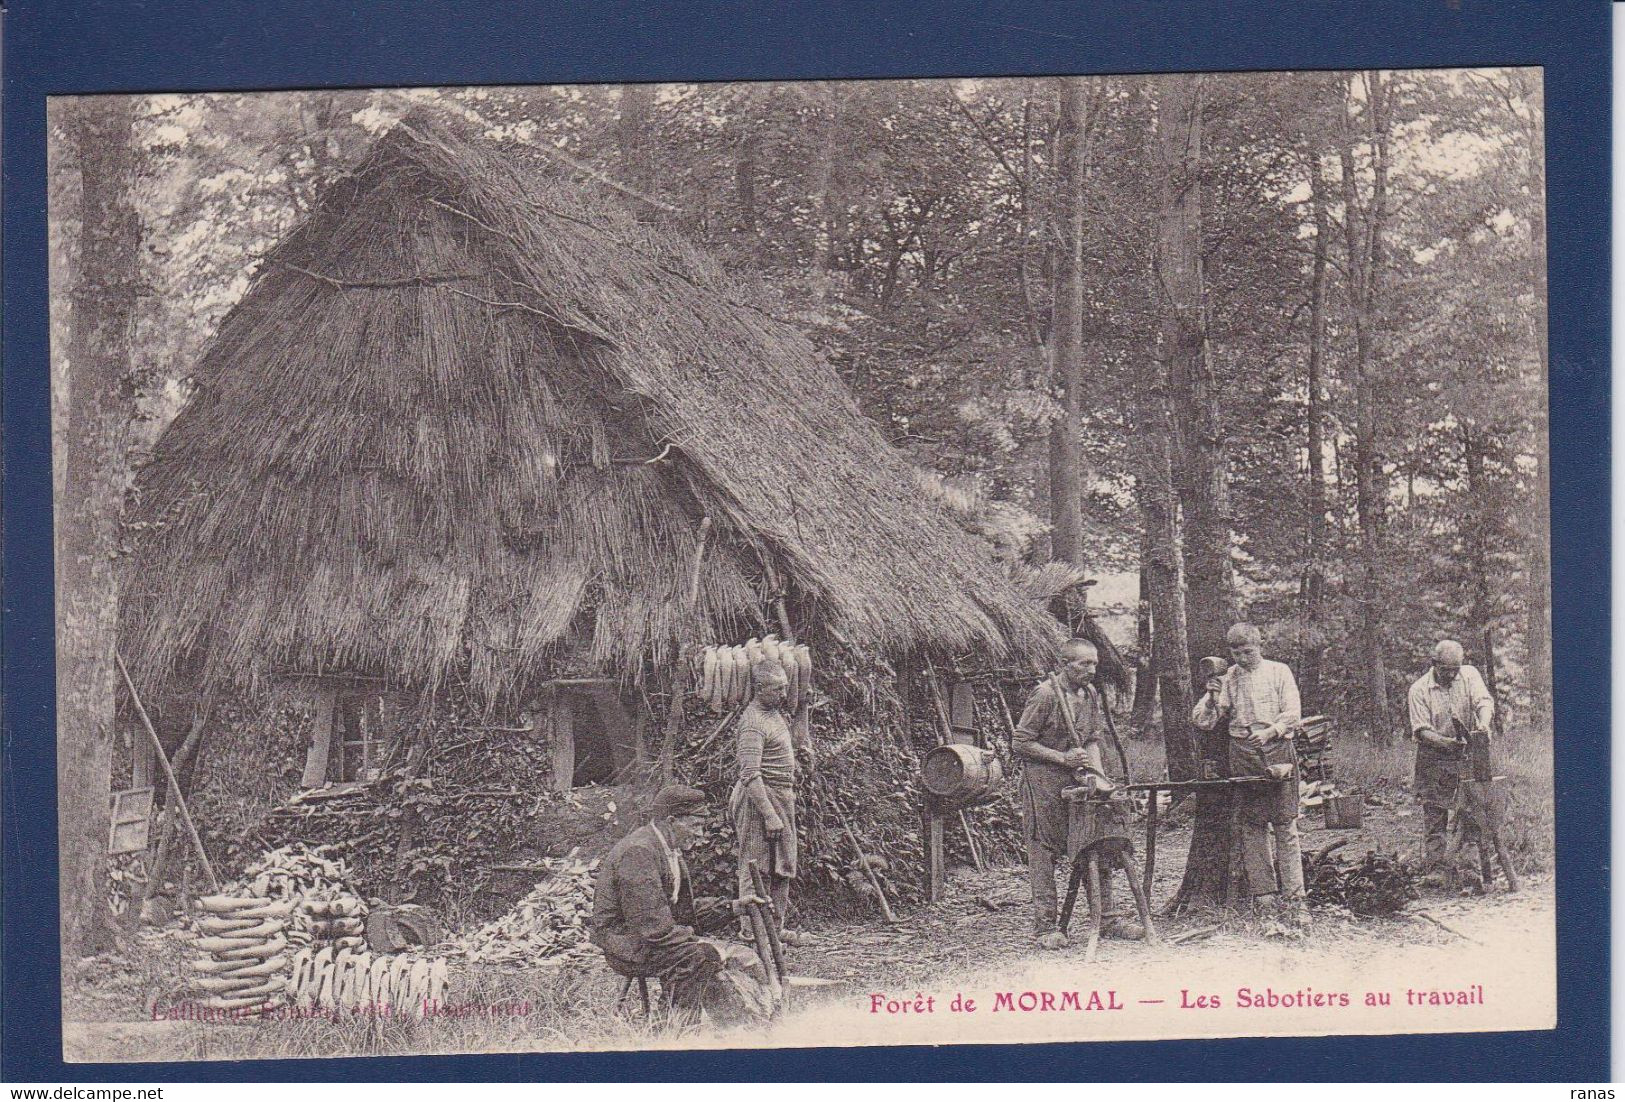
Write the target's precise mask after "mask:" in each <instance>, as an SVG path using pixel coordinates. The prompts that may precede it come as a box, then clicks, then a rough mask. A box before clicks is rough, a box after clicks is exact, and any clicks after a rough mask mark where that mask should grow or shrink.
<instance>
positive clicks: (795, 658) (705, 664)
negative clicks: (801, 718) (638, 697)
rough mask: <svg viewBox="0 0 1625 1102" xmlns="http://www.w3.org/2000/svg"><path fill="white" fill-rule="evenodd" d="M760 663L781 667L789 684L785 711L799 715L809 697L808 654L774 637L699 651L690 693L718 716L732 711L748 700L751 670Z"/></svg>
mask: <svg viewBox="0 0 1625 1102" xmlns="http://www.w3.org/2000/svg"><path fill="white" fill-rule="evenodd" d="M762 659H767V660H768V661H771V662H776V663H778V664H779V665H780V666H782V667H783V669H784V676H785V678H786V679H787V680H788V682H789V684H788V693H787V697H786V700H785V708H786V710H787V711H789V712H791V713H792V714H793V713H795V712H798V711H800V709H801V704H802V702H803V701H805V700H809V699H810V698H811V696H812V674H813V664H812V652H811V651H810V650H808V649H807V647H806V646H805V645H798V644H795V643H787V642H784V641H782V640H781V639H779V637H778V636H777V635H769V636H767V637H766V638H765V639H751V640H749V641H748V642H745V643H742V644H740V645H738V646H732V647H720V646H710V647H706V648H705V649H704V650H702V651H700V653H699V654H698V655H697V656H696V658H695V660H694V672H695V677H696V685H695V690H694V691H695V692H696V693H698V694H699V696H700V697H701V698H703V699H704V700H705V702H706V703H707V704H708V705H709V706H710V708H711V710H712V711H713V712H715V713H717V714H719V715H720V714H721V713H723V712H725V711H727V710H728V709H729V708H736V707H738V706H739V705H741V704H743V703H745V702H746V701H747V700H749V699H750V698H751V680H750V678H751V668H752V667H753V666H754V665H755V664H756V663H757V662H759V661H761V660H762Z"/></svg>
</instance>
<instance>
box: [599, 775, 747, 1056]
mask: <svg viewBox="0 0 1625 1102" xmlns="http://www.w3.org/2000/svg"><path fill="white" fill-rule="evenodd" d="M704 823H705V793H703V792H701V791H700V790H699V789H697V788H688V787H685V786H683V785H676V784H671V785H667V786H666V787H664V788H662V789H661V790H660V791H659V793H657V794H656V796H655V801H654V811H653V818H652V821H650V822H648V823H645V824H644V825H643V826H640V827H638V828H637V829H635V830H633V831H632V832H631V833H630V834H628V835H627V836H626V837H625V838H622V839H621V840H620V841H619V842H616V843H615V845H614V847H613V848H612V849H611V850H610V851H609V853H608V855H607V856H605V858H604V860H603V862H602V863H601V864H600V865H599V867H598V878H597V883H596V885H595V888H594V895H593V905H592V921H591V927H592V943H593V944H594V945H596V946H598V947H599V948H600V949H602V950H603V951H604V959H605V961H606V962H607V963H608V964H609V966H610V968H611V969H612V970H613V971H615V972H618V973H620V974H621V975H623V976H634V977H645V978H654V979H658V980H660V990H661V998H662V1000H663V1002H664V1003H665V1004H666V1005H668V1006H670V1007H671V1009H672V1011H673V1013H674V1015H675V1016H676V1017H677V1018H678V1020H679V1021H680V1022H682V1023H684V1024H694V1023H696V1022H698V1021H699V1017H700V1011H701V1009H702V1008H704V1009H708V1010H710V1011H711V1012H712V1016H713V1018H715V1017H718V1016H719V1014H718V1012H719V1010H723V1009H724V1008H726V1009H727V1010H728V1011H729V1012H730V1013H729V1016H733V1012H734V1011H736V1010H737V1009H738V1004H739V1003H740V1001H741V996H744V1000H743V1001H744V1002H745V1004H746V1006H745V1008H746V1009H748V1010H750V1011H752V1012H761V1010H762V1008H761V1007H760V1006H758V1005H751V1003H752V1000H753V999H757V998H759V997H760V995H759V992H757V991H754V990H752V989H751V986H750V985H745V984H741V983H740V982H739V981H740V979H741V978H742V976H741V975H732V974H729V975H725V974H724V973H725V971H726V972H729V973H733V972H738V973H741V974H748V975H749V977H750V979H752V980H753V981H756V984H757V985H759V986H760V987H761V988H762V989H764V990H765V986H766V979H767V972H766V970H765V968H764V967H763V965H762V962H761V960H760V959H759V958H758V957H757V956H756V954H755V953H753V952H751V951H750V950H748V949H746V948H744V947H743V946H738V945H729V944H728V943H726V942H721V941H714V940H712V939H710V938H702V937H699V936H698V935H697V934H696V933H695V927H696V926H702V927H703V928H705V929H707V930H712V931H717V930H721V929H724V928H726V927H727V926H728V925H729V924H730V923H731V922H732V921H733V912H732V908H731V907H730V906H729V905H728V904H727V903H725V902H722V901H720V900H717V899H715V898H701V899H698V900H697V899H695V898H694V891H693V885H694V882H693V878H692V877H691V876H690V874H689V870H688V862H687V861H685V860H684V859H683V851H684V850H686V849H690V848H692V847H693V845H694V843H695V842H696V841H698V839H699V836H700V831H701V829H702V828H703V826H704Z"/></svg>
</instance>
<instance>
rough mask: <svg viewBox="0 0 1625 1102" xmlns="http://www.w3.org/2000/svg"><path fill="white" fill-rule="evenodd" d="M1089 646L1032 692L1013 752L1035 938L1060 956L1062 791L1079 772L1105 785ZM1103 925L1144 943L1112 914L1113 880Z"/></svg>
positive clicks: (1068, 649) (1080, 644)
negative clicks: (1017, 762)
mask: <svg viewBox="0 0 1625 1102" xmlns="http://www.w3.org/2000/svg"><path fill="white" fill-rule="evenodd" d="M1099 660H1100V659H1099V653H1098V652H1097V651H1096V650H1095V645H1094V644H1093V643H1091V642H1089V641H1088V640H1087V639H1070V640H1068V641H1067V642H1066V643H1064V644H1062V646H1061V652H1060V669H1059V670H1057V671H1056V673H1055V674H1054V675H1053V676H1052V677H1050V678H1048V679H1047V680H1045V681H1044V682H1043V683H1042V684H1040V685H1039V686H1038V688H1036V689H1035V690H1033V695H1032V696H1031V697H1029V698H1028V700H1027V706H1026V707H1025V708H1024V709H1022V712H1021V722H1019V723H1017V724H1016V733H1015V737H1014V738H1013V739H1012V740H1011V747H1012V749H1013V750H1014V751H1015V754H1016V756H1017V757H1019V758H1022V759H1023V766H1022V771H1021V804H1022V825H1023V827H1024V831H1025V833H1026V837H1027V875H1028V878H1029V880H1030V881H1031V883H1032V893H1033V934H1034V936H1035V937H1036V938H1037V940H1038V944H1039V945H1041V946H1042V947H1043V948H1045V949H1060V948H1064V947H1065V946H1066V944H1067V940H1066V935H1065V934H1063V933H1061V932H1060V930H1059V929H1057V913H1056V911H1057V908H1056V891H1055V859H1056V858H1057V857H1062V858H1064V857H1065V856H1066V833H1067V821H1068V814H1067V806H1066V800H1065V799H1063V798H1062V796H1061V790H1062V789H1064V788H1067V787H1070V786H1072V785H1074V784H1076V783H1078V778H1077V776H1076V774H1077V773H1079V772H1083V773H1086V774H1088V775H1091V776H1093V777H1100V778H1103V779H1104V778H1105V776H1106V771H1105V769H1104V768H1103V766H1102V764H1101V743H1102V739H1103V737H1104V735H1103V733H1102V732H1103V731H1104V729H1105V723H1104V720H1105V712H1104V707H1105V706H1104V704H1103V702H1102V701H1101V699H1100V697H1099V695H1098V694H1097V693H1096V692H1095V689H1094V687H1093V685H1092V684H1091V682H1093V680H1094V676H1095V667H1096V665H1097V664H1098V663H1099ZM1103 889H1104V891H1103V898H1102V899H1101V911H1102V913H1103V914H1105V915H1106V916H1107V917H1106V919H1105V921H1104V923H1103V924H1102V926H1101V933H1102V934H1103V935H1104V936H1106V937H1121V938H1129V939H1137V938H1141V937H1144V936H1145V931H1144V930H1143V929H1142V928H1141V926H1140V924H1139V923H1137V922H1133V921H1131V920H1129V919H1127V918H1125V917H1124V916H1122V915H1114V914H1112V913H1111V897H1110V891H1111V878H1110V877H1107V878H1105V881H1104V884H1103Z"/></svg>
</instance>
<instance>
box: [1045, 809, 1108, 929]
mask: <svg viewBox="0 0 1625 1102" xmlns="http://www.w3.org/2000/svg"><path fill="white" fill-rule="evenodd" d="M1062 864H1063V866H1064V865H1065V864H1066V863H1065V862H1062ZM1063 871H1064V872H1065V873H1066V875H1067V877H1068V881H1067V882H1068V883H1071V880H1070V877H1071V875H1072V869H1071V868H1070V867H1065V868H1063ZM1027 880H1028V882H1029V883H1030V884H1031V885H1032V890H1033V933H1035V934H1039V935H1043V934H1047V933H1049V932H1050V931H1051V930H1054V929H1056V928H1057V927H1058V926H1059V925H1060V908H1059V906H1058V905H1057V901H1056V893H1055V851H1054V850H1052V849H1050V848H1049V847H1048V846H1046V845H1044V844H1043V842H1041V841H1039V839H1038V838H1036V837H1035V836H1033V835H1032V834H1030V833H1029V834H1028V836H1027ZM1080 891H1081V889H1080ZM1100 913H1101V914H1102V915H1109V914H1112V913H1113V911H1112V878H1111V877H1110V876H1108V875H1107V872H1106V870H1105V869H1104V868H1102V869H1101V870H1100Z"/></svg>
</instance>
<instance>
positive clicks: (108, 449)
mask: <svg viewBox="0 0 1625 1102" xmlns="http://www.w3.org/2000/svg"><path fill="white" fill-rule="evenodd" d="M68 110H70V111H71V112H72V123H71V130H72V133H73V135H74V137H75V139H76V144H77V147H78V156H79V169H80V172H81V175H82V184H83V192H82V208H81V209H82V223H81V246H80V253H79V265H78V280H77V282H76V283H75V285H74V288H73V315H72V322H71V335H70V337H69V351H68V359H69V367H68V372H69V386H70V388H71V393H70V396H69V399H68V403H67V411H66V415H67V424H66V425H65V426H60V427H61V428H62V429H63V430H64V431H63V433H62V434H61V435H60V436H59V437H58V439H59V440H60V441H62V442H63V444H64V445H65V450H66V452H67V463H66V470H65V472H64V484H65V487H66V493H65V495H64V496H63V497H62V498H61V500H60V502H59V506H60V512H59V513H58V514H57V517H58V524H57V529H56V550H57V554H56V592H57V751H58V759H57V800H58V818H57V829H58V832H59V834H58V837H59V845H60V860H61V874H62V876H61V882H60V885H59V890H60V896H61V903H62V943H63V960H64V961H70V960H72V959H73V958H74V957H76V956H79V955H82V954H84V953H86V952H88V951H92V950H93V949H94V948H96V947H97V946H98V945H99V944H100V943H101V939H102V935H103V932H104V930H105V920H106V919H107V918H108V913H107V882H106V879H107V856H106V854H107V834H108V829H109V823H108V793H109V786H110V784H111V781H112V765H113V722H114V711H115V705H116V693H117V683H118V674H117V672H116V670H115V666H114V661H113V655H114V647H115V645H116V642H117V630H118V576H117V573H116V571H115V568H114V560H115V555H116V553H117V549H118V545H119V516H120V507H121V504H122V500H123V494H124V489H125V484H126V480H127V476H128V456H127V448H128V439H129V428H130V418H131V413H132V410H133V408H134V403H133V398H134V391H133V383H132V378H131V372H130V339H131V321H132V318H133V315H134V310H135V302H136V295H137V290H136V287H137V274H138V273H137V253H138V250H139V247H140V240H141V224H140V221H139V220H138V218H137V215H136V212H135V209H134V207H133V206H132V205H131V202H130V190H131V185H132V182H133V179H134V174H135V162H134V157H135V154H134V149H133V146H132V141H131V126H132V121H133V113H132V107H131V101H130V100H129V99H127V98H124V97H121V96H97V97H87V98H84V99H81V100H77V101H75V102H73V103H71V104H70V105H69V107H68Z"/></svg>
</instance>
